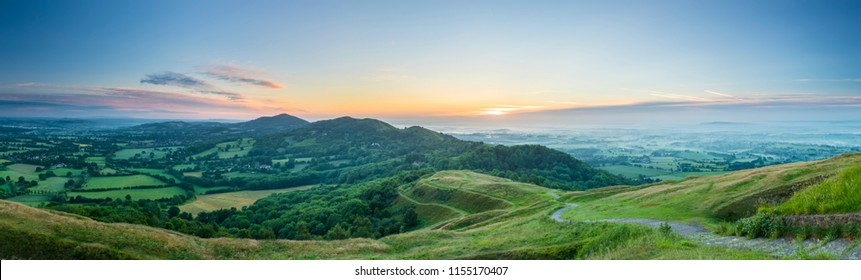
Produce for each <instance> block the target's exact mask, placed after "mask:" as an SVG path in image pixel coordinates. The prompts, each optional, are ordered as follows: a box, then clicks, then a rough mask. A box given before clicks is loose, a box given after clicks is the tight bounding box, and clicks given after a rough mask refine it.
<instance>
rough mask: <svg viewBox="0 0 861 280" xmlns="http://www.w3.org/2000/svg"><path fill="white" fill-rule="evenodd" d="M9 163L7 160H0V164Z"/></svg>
mask: <svg viewBox="0 0 861 280" xmlns="http://www.w3.org/2000/svg"><path fill="white" fill-rule="evenodd" d="M9 162H11V161H9V160H7V159H2V158H0V164H5V163H9Z"/></svg>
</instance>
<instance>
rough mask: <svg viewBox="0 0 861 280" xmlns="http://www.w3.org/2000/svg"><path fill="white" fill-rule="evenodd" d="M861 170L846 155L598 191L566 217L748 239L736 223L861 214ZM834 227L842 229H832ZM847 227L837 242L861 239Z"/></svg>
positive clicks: (857, 159)
mask: <svg viewBox="0 0 861 280" xmlns="http://www.w3.org/2000/svg"><path fill="white" fill-rule="evenodd" d="M858 166H861V154H844V155H840V156H836V157H834V158H831V159H827V160H822V161H814V162H801V163H791V164H783V165H776V166H769V167H763V168H757V169H751V170H743V171H737V172H733V173H729V174H725V175H717V176H709V177H701V178H688V179H685V180H682V181H679V182H664V183H659V184H654V185H649V186H639V187H611V188H601V189H594V190H589V191H585V192H577V193H575V194H573V195H572V196H571V198H570V202H573V203H577V204H578V205H579V207H575V208H572V209H571V210H569V211H566V212H565V214H564V215H563V217H566V218H576V219H612V218H618V217H625V218H647V219H659V220H669V221H678V222H697V223H701V224H704V225H706V226H707V227H711V228H713V229H714V230H715V231H721V232H725V233H736V234H747V233H745V232H735V231H736V229H737V226H736V225H735V224H734V223H735V222H736V221H745V220H746V219H747V218H748V217H752V216H755V217H760V216H761V215H762V217H763V219H765V220H764V221H772V220H773V221H787V222H788V221H789V219H790V218H788V217H782V216H783V215H793V214H845V213H852V212H857V211H859V209H858V207H857V204H855V203H856V202H857V201H859V200H861V191H859V188H861V185H858V184H857V183H856V182H857V178H858V172H859V169H858ZM823 199H824V200H823ZM825 200H827V201H825ZM808 209H809V210H808ZM774 215H776V216H774ZM820 218H821V219H823V220H827V219H828V218H827V217H820ZM742 223H743V222H742ZM774 226H775V227H778V226H779V227H781V228H780V229H778V231H777V232H774V234H775V235H778V236H779V235H784V234H786V235H792V234H796V233H797V234H801V233H799V232H792V229H790V228H788V226H789V225H788V224H787V225H786V226H787V227H783V226H782V223H777V222H775V225H774ZM807 226H811V227H814V226H816V225H814V224H811V225H807ZM832 226H837V227H841V226H842V225H840V224H829V225H828V227H832ZM847 226H848V227H849V228H843V229H840V228H835V229H830V230H836V231H837V232H836V233H833V232H832V235H834V236H832V237H831V238H834V237H839V236H840V235H841V232H842V234H843V235H846V236H850V237H851V236H857V235H858V234H859V233H857V232H856V233H853V232H851V231H853V230H857V229H853V228H852V227H853V225H847ZM739 228H740V227H739ZM808 230H810V229H808ZM825 234H828V233H825ZM804 236H807V235H806V233H805V235H804ZM754 237H755V236H754ZM799 238H800V237H799Z"/></svg>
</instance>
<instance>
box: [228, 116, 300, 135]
mask: <svg viewBox="0 0 861 280" xmlns="http://www.w3.org/2000/svg"><path fill="white" fill-rule="evenodd" d="M307 124H308V121H306V120H303V119H300V118H298V117H295V116H291V115H288V114H279V115H275V116H271V117H260V118H257V119H254V120H250V121H247V122H241V123H235V124H232V125H230V127H232V128H235V129H239V130H244V131H249V132H254V131H268V132H281V131H288V130H293V129H296V128H299V127H302V126H304V125H307Z"/></svg>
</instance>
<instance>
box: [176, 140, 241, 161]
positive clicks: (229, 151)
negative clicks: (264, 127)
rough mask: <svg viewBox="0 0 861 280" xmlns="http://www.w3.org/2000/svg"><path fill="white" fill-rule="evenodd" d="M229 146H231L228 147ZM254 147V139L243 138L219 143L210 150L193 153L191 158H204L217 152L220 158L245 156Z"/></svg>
mask: <svg viewBox="0 0 861 280" xmlns="http://www.w3.org/2000/svg"><path fill="white" fill-rule="evenodd" d="M240 142H241V143H240ZM228 146H230V147H229V148H228ZM253 148H254V139H251V138H242V139H241V140H236V141H230V142H223V143H218V144H216V145H215V147H212V148H210V149H209V150H206V151H203V152H200V153H197V154H195V155H192V156H191V157H190V158H202V157H206V156H209V155H211V154H216V156H217V157H218V158H220V159H225V158H234V157H244V156H246V155H248V152H249V151H251V149H253Z"/></svg>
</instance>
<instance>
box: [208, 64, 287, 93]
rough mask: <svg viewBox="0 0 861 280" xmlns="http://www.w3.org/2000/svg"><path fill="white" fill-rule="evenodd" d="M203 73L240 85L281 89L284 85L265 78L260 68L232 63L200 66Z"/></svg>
mask: <svg viewBox="0 0 861 280" xmlns="http://www.w3.org/2000/svg"><path fill="white" fill-rule="evenodd" d="M202 69H203V71H202V72H201V73H203V74H204V75H207V76H210V77H212V78H215V79H219V80H223V81H228V82H231V83H236V84H240V85H254V86H260V87H265V88H271V89H281V88H284V85H282V84H280V83H278V82H275V81H273V80H270V79H267V78H265V76H266V73H265V72H264V71H262V70H257V69H253V68H251V67H245V66H239V65H234V64H210V65H207V66H204V67H202Z"/></svg>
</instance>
